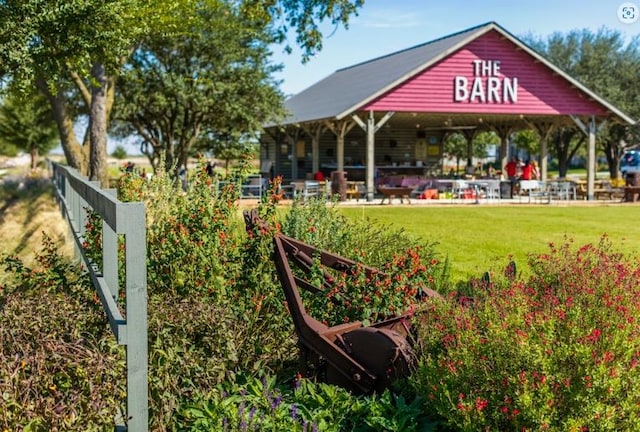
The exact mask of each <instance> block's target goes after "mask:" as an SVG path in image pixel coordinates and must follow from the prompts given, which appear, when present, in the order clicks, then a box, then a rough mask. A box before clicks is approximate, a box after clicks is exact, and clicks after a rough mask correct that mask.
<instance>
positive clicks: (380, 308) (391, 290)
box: [282, 200, 447, 326]
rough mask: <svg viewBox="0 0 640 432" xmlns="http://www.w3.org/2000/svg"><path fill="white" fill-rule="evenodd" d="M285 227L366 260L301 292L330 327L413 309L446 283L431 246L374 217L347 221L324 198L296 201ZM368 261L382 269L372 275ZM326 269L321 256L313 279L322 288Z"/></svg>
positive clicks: (313, 312)
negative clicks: (425, 294)
mask: <svg viewBox="0 0 640 432" xmlns="http://www.w3.org/2000/svg"><path fill="white" fill-rule="evenodd" d="M282 230H283V232H284V233H285V234H287V235H289V236H291V237H294V238H296V239H299V240H302V241H304V242H306V243H309V244H311V245H313V246H315V247H317V248H319V249H324V250H327V251H330V252H332V253H335V254H338V255H341V256H343V257H345V258H349V259H351V260H353V261H355V262H357V263H361V265H357V266H356V267H355V269H354V270H353V271H351V272H347V273H342V272H335V271H332V270H329V273H330V274H331V276H332V281H331V282H332V288H330V289H326V290H324V291H323V292H321V293H310V292H307V291H304V292H303V293H302V297H303V302H304V303H305V307H306V309H307V312H309V314H311V315H312V316H313V317H314V318H316V319H317V320H319V321H321V322H323V323H325V324H326V325H330V326H332V325H336V324H340V323H343V322H348V321H356V320H358V321H363V322H364V323H365V325H366V324H369V323H373V322H376V321H379V320H381V319H384V318H387V317H390V316H396V315H401V314H404V313H407V312H410V311H411V309H412V307H413V305H414V303H416V302H417V301H418V296H419V293H420V291H421V290H422V289H423V288H430V289H435V290H436V291H437V290H440V289H441V288H442V286H443V285H446V284H447V265H446V261H445V262H444V263H443V262H441V260H440V259H438V257H437V254H436V253H435V249H434V246H433V245H432V244H425V243H421V242H419V241H418V240H416V239H414V238H411V237H410V236H409V235H407V234H406V233H404V232H403V231H402V230H394V229H389V228H387V227H385V228H381V227H380V226H379V225H378V224H376V223H375V222H373V221H370V220H361V221H353V220H349V219H346V218H345V217H344V216H343V215H342V214H340V213H339V211H338V209H337V208H335V207H334V206H327V205H326V202H325V201H324V200H310V201H309V202H307V203H300V202H296V203H294V205H293V206H292V208H291V211H290V212H289V213H287V215H286V217H285V220H284V221H283V223H282ZM365 265H366V266H369V267H373V268H374V269H376V270H378V271H377V272H375V273H374V274H368V273H367V272H366V271H365V267H364V266H365ZM321 270H322V269H321V267H320V264H319V261H318V260H316V264H315V266H314V269H312V275H311V279H312V282H313V283H314V285H315V286H317V287H321V286H322V272H321Z"/></svg>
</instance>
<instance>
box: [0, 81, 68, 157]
mask: <svg viewBox="0 0 640 432" xmlns="http://www.w3.org/2000/svg"><path fill="white" fill-rule="evenodd" d="M14 90H15V89H14ZM0 137H1V138H0V148H9V149H10V148H15V149H20V150H23V151H25V152H27V153H29V154H31V155H32V157H37V156H38V154H42V155H45V154H47V153H48V152H49V151H50V150H51V149H53V148H54V147H55V146H56V145H57V144H58V139H57V138H58V131H57V129H56V124H55V122H54V120H53V116H52V115H51V109H50V108H49V106H48V105H47V104H46V101H45V99H44V97H42V95H38V94H37V93H34V92H31V93H28V94H19V93H17V92H16V91H10V92H8V93H6V94H5V97H4V98H3V100H2V105H0ZM36 164H37V160H32V167H34V168H35V165H36Z"/></svg>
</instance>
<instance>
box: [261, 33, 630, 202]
mask: <svg viewBox="0 0 640 432" xmlns="http://www.w3.org/2000/svg"><path fill="white" fill-rule="evenodd" d="M285 104H286V108H287V110H288V113H289V115H288V117H287V118H286V119H284V120H283V121H282V122H281V123H280V124H277V125H269V126H266V127H265V135H264V138H263V140H262V144H263V145H262V151H261V160H262V162H263V166H265V164H266V165H267V166H269V167H270V169H271V174H272V175H281V176H283V177H284V178H288V179H304V178H305V177H308V176H309V175H311V174H312V173H315V172H317V171H329V170H335V171H343V172H346V173H347V175H348V176H349V178H350V179H359V180H363V181H364V182H365V185H366V191H367V200H372V199H373V195H374V191H375V184H374V176H376V175H384V174H385V173H394V174H418V175H425V176H435V175H439V174H442V173H441V172H440V171H441V168H442V159H443V145H442V143H443V139H444V137H445V136H446V135H447V134H448V133H451V132H454V131H455V132H459V133H462V134H463V135H464V136H465V137H466V138H467V141H468V143H469V146H470V145H471V142H472V139H473V137H474V136H475V134H477V133H478V132H480V131H483V130H493V131H495V132H496V133H497V135H498V136H499V137H500V139H501V144H500V150H499V155H500V161H499V162H500V166H499V167H496V168H498V169H501V168H502V167H503V166H504V165H505V163H506V161H507V158H508V156H509V155H508V144H509V137H510V135H511V134H512V133H513V132H514V131H517V130H519V129H530V128H533V129H535V130H537V131H538V133H539V136H540V138H541V151H540V154H541V160H540V169H541V175H542V178H546V177H547V165H546V155H547V140H548V138H549V136H550V134H551V132H552V131H553V129H554V128H556V127H562V126H574V125H577V126H578V127H579V128H580V129H581V130H582V132H584V133H585V134H586V135H587V137H588V140H587V143H588V152H587V153H588V156H587V198H588V199H593V197H594V180H595V172H596V168H595V167H596V156H595V154H596V151H595V148H596V145H595V142H596V134H597V131H598V129H599V127H601V126H602V125H603V124H604V123H605V122H610V123H624V124H634V120H633V119H631V118H630V117H629V116H627V115H626V114H625V113H623V112H622V111H620V110H619V109H618V108H616V107H615V106H613V105H612V104H611V103H609V102H608V101H606V100H604V99H603V98H602V97H600V96H598V95H597V94H595V93H594V92H593V91H591V90H589V89H588V88H586V87H585V86H584V85H582V84H581V83H579V82H578V81H577V80H575V79H574V78H572V77H571V76H569V75H567V74H566V73H565V72H563V71H562V70H561V69H560V68H558V67H557V66H555V65H553V64H552V63H550V62H549V61H548V60H546V59H545V58H544V57H543V56H541V55H540V54H539V53H537V52H536V51H535V50H533V49H531V48H530V47H528V46H527V45H526V44H525V43H523V42H522V41H520V40H519V39H518V38H516V37H515V36H513V35H512V34H510V33H509V32H508V31H506V30H505V29H504V28H502V27H501V26H499V25H498V24H496V23H494V22H490V23H487V24H483V25H479V26H476V27H473V28H470V29H467V30H463V31H461V32H458V33H455V34H452V35H449V36H445V37H442V38H440V39H436V40H434V41H431V42H427V43H425V44H422V45H418V46H415V47H412V48H408V49H405V50H402V51H398V52H395V53H392V54H389V55H386V56H383V57H379V58H375V59H372V60H370V61H366V62H363V63H359V64H356V65H353V66H350V67H346V68H344V69H340V70H337V71H336V72H334V73H333V74H331V75H329V76H327V77H326V78H324V79H322V80H321V81H319V82H317V83H315V84H313V85H312V86H310V87H308V88H307V89H305V90H303V91H302V92H300V93H298V94H296V95H294V96H292V97H291V98H289V99H287V100H286V102H285ZM470 155H471V150H470V149H469V158H470ZM469 163H470V162H469Z"/></svg>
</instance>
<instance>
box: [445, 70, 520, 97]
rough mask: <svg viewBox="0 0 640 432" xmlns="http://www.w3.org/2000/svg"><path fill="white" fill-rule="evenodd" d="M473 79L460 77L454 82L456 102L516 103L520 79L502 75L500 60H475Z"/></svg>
mask: <svg viewBox="0 0 640 432" xmlns="http://www.w3.org/2000/svg"><path fill="white" fill-rule="evenodd" d="M471 64H472V70H473V78H472V79H468V78H467V77H466V76H461V75H458V76H456V77H455V78H454V80H453V100H454V102H468V103H498V104H500V103H502V104H506V103H516V102H518V78H517V77H513V78H509V77H505V76H501V74H500V60H479V59H478V60H473V61H472V62H471Z"/></svg>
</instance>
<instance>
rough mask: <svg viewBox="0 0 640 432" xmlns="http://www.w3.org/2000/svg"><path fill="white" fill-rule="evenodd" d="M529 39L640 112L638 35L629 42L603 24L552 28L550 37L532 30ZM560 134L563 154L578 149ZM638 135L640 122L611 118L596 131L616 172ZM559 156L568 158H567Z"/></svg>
mask: <svg viewBox="0 0 640 432" xmlns="http://www.w3.org/2000/svg"><path fill="white" fill-rule="evenodd" d="M527 41H528V42H529V43H530V44H531V45H532V46H533V47H534V48H535V49H537V50H538V51H540V52H541V53H542V54H543V55H545V56H546V57H547V58H548V59H549V60H550V61H551V62H553V63H554V64H556V65H558V66H559V67H561V68H562V69H564V70H565V71H566V72H567V73H568V74H569V75H571V76H573V77H574V78H576V79H577V80H578V81H580V82H582V83H583V84H584V85H585V86H586V87H587V88H589V89H590V90H593V91H594V92H595V93H596V94H598V95H600V96H602V97H603V98H604V99H606V100H608V101H609V102H611V103H612V104H614V105H615V106H616V107H618V108H619V109H621V110H622V111H623V112H625V113H626V114H628V115H630V116H631V117H633V118H636V119H637V118H640V36H635V37H633V38H631V39H630V40H629V41H628V42H627V41H625V36H624V35H623V34H622V33H621V32H619V31H614V30H609V29H606V28H601V29H600V30H599V31H598V32H596V33H594V32H592V31H591V30H588V29H583V30H574V31H571V32H569V33H567V34H562V33H554V34H552V35H551V36H550V37H549V38H548V39H547V40H542V39H540V38H535V37H532V36H529V37H528V38H527ZM565 133H566V131H565ZM562 135H563V133H560V132H558V133H557V134H556V139H555V140H554V141H553V143H554V145H555V146H556V149H555V150H556V153H557V155H558V157H559V158H560V157H569V154H571V153H575V151H573V152H571V151H565V150H566V149H563V148H562V146H566V140H564V139H562ZM637 135H638V126H635V127H634V126H629V125H623V124H607V125H606V127H604V128H602V129H601V130H599V131H598V144H599V146H600V148H601V149H602V150H603V151H604V153H605V155H606V156H607V160H608V162H609V171H610V174H611V177H612V178H616V177H618V169H619V164H620V157H621V156H622V154H623V153H624V150H625V148H626V147H627V146H628V145H629V144H630V143H632V142H633V141H634V139H637ZM634 137H635V138H634ZM577 142H584V140H579V141H577ZM562 155H565V156H562ZM558 162H559V164H560V166H563V165H564V166H567V164H568V161H567V160H560V159H559V161H558Z"/></svg>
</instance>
